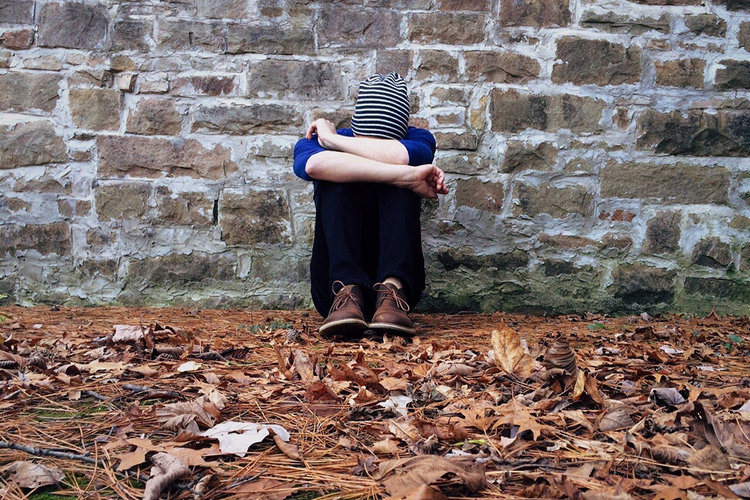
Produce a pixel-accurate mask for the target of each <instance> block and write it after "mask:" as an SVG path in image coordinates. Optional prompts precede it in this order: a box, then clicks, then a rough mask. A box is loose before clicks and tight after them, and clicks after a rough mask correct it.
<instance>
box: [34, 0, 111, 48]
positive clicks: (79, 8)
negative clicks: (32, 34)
mask: <svg viewBox="0 0 750 500" xmlns="http://www.w3.org/2000/svg"><path fill="white" fill-rule="evenodd" d="M108 24H109V17H108V16H107V8H106V6H104V5H89V4H84V3H81V2H64V3H46V4H44V6H43V7H42V13H41V16H40V19H39V31H38V32H37V44H38V45H39V46H41V47H65V48H69V49H98V48H102V47H103V45H104V41H105V39H106V37H107V26H108Z"/></svg>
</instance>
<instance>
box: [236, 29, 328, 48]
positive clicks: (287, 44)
mask: <svg viewBox="0 0 750 500" xmlns="http://www.w3.org/2000/svg"><path fill="white" fill-rule="evenodd" d="M314 51H315V42H314V40H313V33H312V30H311V29H310V28H306V27H297V26H290V27H286V26H253V25H248V24H230V25H229V26H228V27H227V52H229V53H230V54H244V53H254V54H283V55H289V54H312V53H313V52H314Z"/></svg>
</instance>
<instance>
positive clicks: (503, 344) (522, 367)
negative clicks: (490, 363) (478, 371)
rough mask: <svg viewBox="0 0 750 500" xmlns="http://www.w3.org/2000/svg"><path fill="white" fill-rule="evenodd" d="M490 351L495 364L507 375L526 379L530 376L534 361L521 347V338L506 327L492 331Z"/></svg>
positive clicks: (501, 326) (502, 326)
mask: <svg viewBox="0 0 750 500" xmlns="http://www.w3.org/2000/svg"><path fill="white" fill-rule="evenodd" d="M492 350H493V353H494V356H495V364H496V365H497V366H498V367H499V368H500V369H501V370H503V371H504V372H505V373H507V374H509V375H517V376H519V377H521V378H526V377H528V376H529V375H530V374H531V370H532V368H533V367H534V361H533V360H532V359H531V356H529V355H528V354H527V353H526V351H525V350H524V348H523V346H522V345H521V337H519V336H518V333H516V332H515V331H514V330H513V329H511V328H509V327H507V326H506V325H502V324H501V325H500V328H499V329H498V330H492Z"/></svg>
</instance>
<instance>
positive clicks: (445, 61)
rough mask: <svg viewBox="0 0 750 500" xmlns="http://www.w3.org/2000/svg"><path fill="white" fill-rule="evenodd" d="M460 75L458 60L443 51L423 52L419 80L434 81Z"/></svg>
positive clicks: (420, 54) (418, 71) (418, 73)
mask: <svg viewBox="0 0 750 500" xmlns="http://www.w3.org/2000/svg"><path fill="white" fill-rule="evenodd" d="M457 74H458V59H456V58H455V57H453V56H452V55H450V54H449V53H447V52H444V51H442V50H421V51H420V52H419V64H418V65H417V78H419V79H420V80H433V79H435V78H440V77H448V78H449V79H451V78H455V76H456V75H457Z"/></svg>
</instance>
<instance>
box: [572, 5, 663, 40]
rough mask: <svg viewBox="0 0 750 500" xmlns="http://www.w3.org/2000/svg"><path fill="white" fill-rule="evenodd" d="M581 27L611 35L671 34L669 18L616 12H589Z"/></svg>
mask: <svg viewBox="0 0 750 500" xmlns="http://www.w3.org/2000/svg"><path fill="white" fill-rule="evenodd" d="M581 26H584V27H585V28H597V29H601V30H604V31H608V32H610V33H632V34H634V35H641V34H643V33H646V32H648V31H659V32H661V33H669V18H668V17H667V16H666V15H662V16H661V17H659V18H658V19H654V18H652V17H631V16H627V15H620V14H615V13H614V12H605V13H600V12H598V11H594V10H587V11H584V13H583V18H582V19H581Z"/></svg>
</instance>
